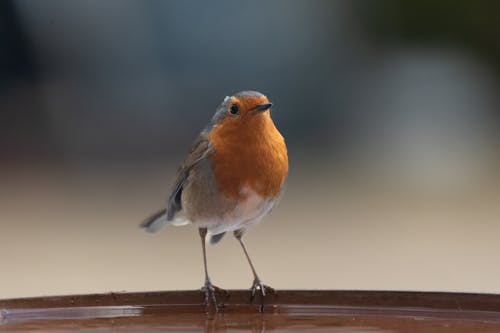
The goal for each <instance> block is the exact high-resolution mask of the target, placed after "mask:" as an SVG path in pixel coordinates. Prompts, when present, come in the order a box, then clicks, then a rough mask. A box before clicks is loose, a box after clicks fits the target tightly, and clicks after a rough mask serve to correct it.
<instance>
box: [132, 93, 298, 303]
mask: <svg viewBox="0 0 500 333" xmlns="http://www.w3.org/2000/svg"><path fill="white" fill-rule="evenodd" d="M272 105H273V104H272V103H271V102H270V101H269V100H268V98H267V97H266V96H265V95H264V94H262V93H260V92H256V91H240V92H238V93H235V94H234V95H232V96H226V97H225V98H224V100H223V101H222V103H221V104H220V105H219V106H218V107H217V108H216V111H215V114H214V115H213V117H212V119H211V121H210V122H209V124H208V125H207V126H206V127H205V128H204V129H203V130H202V131H201V133H200V134H199V135H198V137H197V138H196V139H195V140H194V142H193V144H192V147H191V150H190V151H189V153H188V155H187V157H186V158H185V159H184V160H183V161H182V163H181V164H180V166H179V168H178V170H177V174H176V176H175V181H174V183H173V186H172V187H171V189H170V192H169V195H168V200H167V203H166V207H165V208H163V209H160V210H159V211H158V212H156V213H154V214H153V215H151V216H150V217H149V218H147V219H146V220H144V222H143V223H142V224H141V227H142V228H144V229H145V230H146V231H149V232H156V231H158V230H159V229H160V228H161V227H163V226H165V225H168V224H171V225H185V224H193V225H195V226H196V227H197V228H198V230H199V235H200V237H201V246H202V254H203V265H204V273H205V283H204V287H203V288H202V289H203V290H204V292H205V305H206V306H211V305H213V306H214V307H215V310H216V311H217V300H216V295H215V292H216V291H217V290H222V289H220V288H218V287H216V286H214V285H213V284H212V282H211V279H210V277H209V274H208V269H207V255H206V243H207V240H209V241H210V243H211V244H216V243H218V242H219V241H220V240H221V239H222V237H223V236H224V235H225V234H226V233H230V232H232V233H233V235H234V237H235V238H236V240H237V241H238V242H239V244H240V246H241V248H242V249H243V252H244V254H245V257H246V259H247V261H248V264H249V265H250V268H251V270H252V274H253V283H252V285H251V288H250V290H251V297H252V298H253V297H254V296H255V294H256V293H257V291H259V292H260V294H261V296H262V299H263V298H264V297H265V296H266V293H269V292H271V291H274V290H273V289H272V288H270V287H268V286H266V285H264V284H263V283H262V280H261V279H260V277H259V276H258V274H257V272H256V270H255V267H254V265H253V263H252V260H251V259H250V256H249V254H248V251H247V249H246V247H245V244H244V242H243V235H244V234H245V232H246V231H247V230H248V229H249V228H250V227H251V226H253V225H255V224H256V223H258V222H260V221H261V220H262V219H263V218H264V217H265V216H266V215H267V214H269V212H270V211H271V210H272V209H273V207H274V206H275V205H276V204H277V203H278V201H279V199H280V197H281V195H282V193H283V190H284V184H285V181H286V178H287V174H288V153H287V146H286V144H285V139H284V138H283V136H282V135H281V133H280V132H279V131H278V129H277V128H276V126H275V124H274V122H273V120H272V118H271V107H272Z"/></svg>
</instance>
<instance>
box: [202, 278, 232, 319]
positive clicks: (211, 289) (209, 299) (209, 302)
mask: <svg viewBox="0 0 500 333" xmlns="http://www.w3.org/2000/svg"><path fill="white" fill-rule="evenodd" d="M201 290H202V291H204V292H205V306H206V307H207V308H210V307H211V306H213V309H214V311H215V312H218V311H219V309H218V305H217V298H216V297H215V294H216V293H224V294H227V291H226V290H224V289H221V288H219V287H217V286H214V285H213V284H212V282H211V281H210V279H206V280H205V285H204V286H203V287H202V288H201Z"/></svg>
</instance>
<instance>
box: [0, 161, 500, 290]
mask: <svg viewBox="0 0 500 333" xmlns="http://www.w3.org/2000/svg"><path fill="white" fill-rule="evenodd" d="M300 161H302V162H301V163H298V165H295V164H294V162H293V159H292V167H291V173H290V177H289V183H288V188H287V191H286V194H285V196H284V197H283V200H282V202H281V204H280V205H279V206H278V207H277V208H276V209H275V210H274V211H273V212H272V214H271V215H270V216H269V217H267V218H266V219H265V221H264V222H263V223H262V224H260V225H258V226H257V227H256V228H254V229H253V230H251V231H250V232H248V234H247V236H246V242H247V246H248V249H249V251H250V253H251V255H252V257H253V259H254V262H255V264H256V268H257V270H258V272H259V273H260V275H261V276H262V278H263V280H264V281H265V282H266V283H267V284H269V285H271V286H273V287H275V288H292V289H303V288H306V289H308V288H312V289H316V288H325V289H391V290H442V291H477V292H500V265H499V263H498V253H500V242H498V235H499V231H500V230H499V229H500V223H499V221H498V217H499V216H500V205H499V204H498V203H499V202H500V201H499V199H500V197H499V192H498V191H496V190H498V188H499V187H498V183H495V182H489V183H487V184H488V186H484V187H477V188H470V189H469V191H461V192H459V193H461V194H458V193H455V195H453V194H452V193H447V192H445V193H432V192H430V191H428V190H427V191H425V192H424V193H422V192H419V190H418V188H415V187H408V186H406V187H403V188H401V186H400V187H399V188H398V187H396V186H392V188H391V186H390V184H387V183H385V185H386V186H385V188H384V187H382V186H381V184H380V183H377V182H375V181H373V180H372V181H370V180H369V179H365V180H362V179H361V178H360V177H359V175H357V176H356V175H349V173H342V172H332V169H331V168H332V165H331V164H328V163H323V164H322V165H323V166H320V163H317V162H315V161H314V160H311V164H310V165H308V164H306V163H305V161H306V160H305V159H301V160H300ZM34 169H36V171H34ZM173 171H174V170H173V169H172V168H171V167H169V166H168V164H167V162H165V161H163V162H158V163H156V164H148V165H124V164H115V165H107V166H99V168H97V167H96V166H94V167H92V166H88V167H85V168H83V167H82V166H79V167H71V166H69V165H68V166H66V167H59V168H54V167H50V168H49V167H43V166H39V167H37V168H33V166H30V168H27V169H23V168H15V169H14V168H11V169H10V170H9V172H4V173H3V177H2V179H1V183H2V191H1V192H0V193H1V198H0V219H1V221H2V232H1V233H0V253H1V263H2V274H1V277H0V297H2V298H7V297H19V296H35V295H52V294H69V293H71V294H72V293H89V292H109V291H136V290H167V289H194V288H199V287H200V286H201V284H202V281H203V273H202V264H201V250H200V244H199V239H198V234H197V232H196V229H194V228H193V227H191V226H188V227H168V228H165V229H163V230H162V231H161V232H160V233H158V234H147V233H145V232H143V231H142V230H140V229H139V228H138V223H139V222H140V221H141V219H142V218H144V217H145V216H146V215H147V214H149V213H150V212H151V211H153V210H154V209H156V208H158V207H159V206H160V205H161V204H162V202H163V199H164V198H165V196H166V190H165V189H166V187H167V184H168V183H169V177H171V176H172V175H173ZM328 174H330V177H329V176H328ZM340 174H342V175H343V177H339V176H338V175H340ZM332 175H337V176H336V177H332ZM351 176H352V177H351ZM354 176H356V177H354ZM402 189H404V191H402ZM208 256H209V271H210V273H211V276H212V279H213V281H214V283H215V284H217V285H219V286H221V287H225V288H246V287H249V285H250V283H251V273H250V270H249V268H248V266H247V264H246V262H245V258H244V256H243V253H242V252H241V250H240V249H239V247H238V245H237V243H236V241H235V240H234V239H232V237H226V238H224V239H223V241H221V243H220V244H219V245H217V246H210V247H209V249H208Z"/></svg>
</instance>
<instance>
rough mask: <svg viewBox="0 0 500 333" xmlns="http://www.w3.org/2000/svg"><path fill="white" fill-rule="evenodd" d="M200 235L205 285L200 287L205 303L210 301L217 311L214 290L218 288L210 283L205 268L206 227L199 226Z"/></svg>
mask: <svg viewBox="0 0 500 333" xmlns="http://www.w3.org/2000/svg"><path fill="white" fill-rule="evenodd" d="M199 232H200V237H201V247H202V249H203V267H204V268H205V285H204V287H203V288H202V289H203V290H204V291H205V305H206V306H209V305H210V303H212V305H213V306H214V308H215V312H217V311H218V309H217V299H216V298H215V291H216V290H219V289H220V288H217V287H215V286H214V285H213V284H212V281H210V277H209V276H208V269H207V250H206V246H205V238H206V235H207V228H200V229H199Z"/></svg>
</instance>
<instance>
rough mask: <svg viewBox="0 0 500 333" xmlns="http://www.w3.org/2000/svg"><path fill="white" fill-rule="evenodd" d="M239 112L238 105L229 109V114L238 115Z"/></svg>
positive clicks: (233, 105)
mask: <svg viewBox="0 0 500 333" xmlns="http://www.w3.org/2000/svg"><path fill="white" fill-rule="evenodd" d="M238 111H239V109H238V105H236V104H232V105H231V107H230V108H229V112H230V113H231V114H237V113H238Z"/></svg>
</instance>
